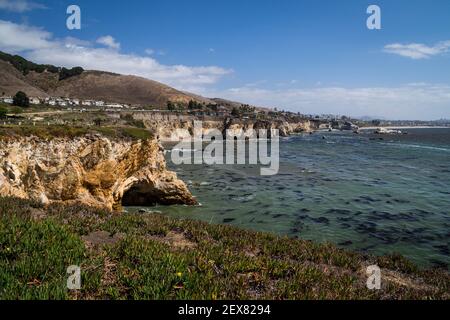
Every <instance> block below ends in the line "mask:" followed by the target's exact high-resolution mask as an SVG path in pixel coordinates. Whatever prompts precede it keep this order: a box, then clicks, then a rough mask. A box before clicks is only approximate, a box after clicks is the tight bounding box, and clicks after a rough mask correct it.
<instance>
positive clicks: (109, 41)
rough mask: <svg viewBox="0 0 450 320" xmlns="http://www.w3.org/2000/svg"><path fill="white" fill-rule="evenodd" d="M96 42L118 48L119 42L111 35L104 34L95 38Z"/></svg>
mask: <svg viewBox="0 0 450 320" xmlns="http://www.w3.org/2000/svg"><path fill="white" fill-rule="evenodd" d="M97 43H99V44H102V45H104V46H107V47H109V48H111V49H116V50H119V49H120V43H119V42H117V41H116V39H114V38H113V37H112V36H104V37H100V38H98V39H97Z"/></svg>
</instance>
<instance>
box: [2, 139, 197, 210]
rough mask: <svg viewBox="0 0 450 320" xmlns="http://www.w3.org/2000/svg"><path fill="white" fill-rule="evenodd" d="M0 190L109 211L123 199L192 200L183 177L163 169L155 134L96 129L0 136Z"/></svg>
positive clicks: (5, 193)
mask: <svg viewBox="0 0 450 320" xmlns="http://www.w3.org/2000/svg"><path fill="white" fill-rule="evenodd" d="M0 195H2V196H8V197H18V198H22V199H31V200H34V201H38V202H40V203H42V204H50V203H55V202H65V203H76V202H79V203H82V204H85V205H89V206H94V207H101V208H105V209H110V210H114V211H120V210H121V208H122V205H153V204H156V203H158V204H167V205H170V204H187V205H195V204H196V203H197V202H196V200H195V198H194V197H193V196H192V195H191V193H190V192H189V190H188V188H187V187H186V185H185V184H184V182H183V181H181V180H179V179H178V178H177V176H176V174H175V173H174V172H171V171H168V170H167V169H166V162H165V159H164V153H163V148H162V147H161V145H160V144H159V143H158V141H157V140H155V139H148V140H138V141H132V140H126V139H111V138H108V137H105V136H102V135H100V134H88V135H85V136H81V137H77V138H74V139H71V138H54V139H51V140H47V139H42V138H38V137H35V136H26V137H3V138H2V139H1V140H0Z"/></svg>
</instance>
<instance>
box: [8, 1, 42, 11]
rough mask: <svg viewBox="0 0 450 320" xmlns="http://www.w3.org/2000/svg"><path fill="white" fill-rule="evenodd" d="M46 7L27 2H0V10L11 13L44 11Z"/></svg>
mask: <svg viewBox="0 0 450 320" xmlns="http://www.w3.org/2000/svg"><path fill="white" fill-rule="evenodd" d="M45 8H46V7H45V6H44V5H42V4H39V3H34V2H30V1H27V0H0V9H4V10H8V11H13V12H26V11H31V10H34V9H45Z"/></svg>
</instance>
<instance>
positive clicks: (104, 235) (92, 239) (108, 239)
mask: <svg viewBox="0 0 450 320" xmlns="http://www.w3.org/2000/svg"><path fill="white" fill-rule="evenodd" d="M81 239H83V241H84V243H85V244H86V246H87V247H97V246H103V245H111V244H115V243H117V242H118V241H120V240H121V239H123V234H121V233H116V234H115V235H114V236H113V235H111V234H110V233H109V232H107V231H94V232H91V233H89V234H88V235H87V236H82V237H81Z"/></svg>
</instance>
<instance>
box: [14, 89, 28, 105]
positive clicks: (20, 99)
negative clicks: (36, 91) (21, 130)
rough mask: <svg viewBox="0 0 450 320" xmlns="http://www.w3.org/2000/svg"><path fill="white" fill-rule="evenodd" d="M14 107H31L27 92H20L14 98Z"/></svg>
mask: <svg viewBox="0 0 450 320" xmlns="http://www.w3.org/2000/svg"><path fill="white" fill-rule="evenodd" d="M13 105H14V106H17V107H22V108H28V107H29V106H30V99H29V98H28V96H27V95H26V93H25V92H22V91H19V92H17V93H16V95H15V96H14V98H13Z"/></svg>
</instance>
